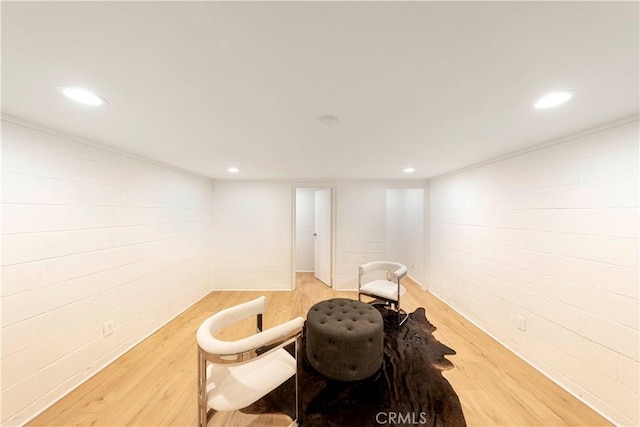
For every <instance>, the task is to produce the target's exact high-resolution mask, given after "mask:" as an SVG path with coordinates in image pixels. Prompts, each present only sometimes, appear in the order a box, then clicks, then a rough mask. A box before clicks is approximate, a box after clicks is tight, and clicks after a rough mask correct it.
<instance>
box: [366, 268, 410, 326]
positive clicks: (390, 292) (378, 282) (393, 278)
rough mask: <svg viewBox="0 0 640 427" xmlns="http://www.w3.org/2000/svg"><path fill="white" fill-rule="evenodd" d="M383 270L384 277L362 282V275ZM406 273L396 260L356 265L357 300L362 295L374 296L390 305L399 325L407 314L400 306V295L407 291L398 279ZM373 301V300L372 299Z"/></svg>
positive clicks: (405, 318)
mask: <svg viewBox="0 0 640 427" xmlns="http://www.w3.org/2000/svg"><path fill="white" fill-rule="evenodd" d="M376 271H384V272H385V273H386V277H385V279H375V280H371V281H368V282H366V283H363V276H365V275H367V274H370V273H374V272H376ZM406 275H407V267H405V266H404V265H402V264H400V263H397V262H390V261H373V262H369V263H367V264H363V265H361V266H360V267H358V300H361V296H362V295H366V296H368V297H372V298H375V299H376V300H377V301H382V302H384V303H385V304H388V305H390V306H391V308H392V309H394V307H395V310H396V312H397V314H398V326H401V325H402V324H403V323H404V322H405V321H406V320H407V318H408V315H407V314H406V313H405V312H404V310H402V309H401V308H400V297H401V296H402V295H403V294H404V293H405V292H406V291H407V290H406V289H405V287H404V286H402V285H401V284H400V281H401V280H402V279H403V278H404V277H405V276H406ZM374 303H375V301H374Z"/></svg>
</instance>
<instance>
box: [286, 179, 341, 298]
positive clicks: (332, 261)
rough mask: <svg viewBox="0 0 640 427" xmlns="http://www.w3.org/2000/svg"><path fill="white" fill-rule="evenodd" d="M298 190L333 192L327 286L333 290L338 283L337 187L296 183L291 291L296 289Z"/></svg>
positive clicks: (292, 212)
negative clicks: (329, 271)
mask: <svg viewBox="0 0 640 427" xmlns="http://www.w3.org/2000/svg"><path fill="white" fill-rule="evenodd" d="M298 188H315V189H319V190H320V189H325V188H328V189H330V190H331V245H330V251H331V256H330V266H329V268H330V270H331V274H330V277H331V283H328V284H326V285H327V286H328V287H329V288H333V287H334V284H335V282H336V269H335V265H336V217H337V210H336V201H337V195H336V192H337V186H336V184H335V183H332V182H301V183H294V184H293V185H292V187H291V193H292V201H293V202H292V207H291V223H292V224H293V227H292V229H291V290H294V289H296V229H297V224H296V190H297V189H298Z"/></svg>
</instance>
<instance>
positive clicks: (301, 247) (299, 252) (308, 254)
mask: <svg viewBox="0 0 640 427" xmlns="http://www.w3.org/2000/svg"><path fill="white" fill-rule="evenodd" d="M315 193H316V189H315V188H309V187H298V188H296V226H295V228H296V256H295V259H296V271H314V265H315V258H314V254H315V248H314V245H315V241H314V238H313V230H314V218H315Z"/></svg>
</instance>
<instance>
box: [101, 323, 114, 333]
mask: <svg viewBox="0 0 640 427" xmlns="http://www.w3.org/2000/svg"><path fill="white" fill-rule="evenodd" d="M112 333H113V320H108V321H106V322H104V325H102V336H105V337H108V336H109V335H111V334H112Z"/></svg>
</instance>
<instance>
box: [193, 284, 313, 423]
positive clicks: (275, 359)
mask: <svg viewBox="0 0 640 427" xmlns="http://www.w3.org/2000/svg"><path fill="white" fill-rule="evenodd" d="M265 300H266V298H265V297H260V298H256V299H254V300H252V301H249V302H246V303H243V304H240V305H237V306H234V307H230V308H227V309H224V310H222V311H220V312H218V313H216V314H214V315H213V316H211V317H209V318H208V319H207V320H205V321H204V322H203V323H202V324H201V325H200V327H199V328H198V332H197V341H198V425H199V426H200V427H204V426H206V425H207V421H208V420H209V418H210V414H212V413H213V412H212V411H234V410H238V409H242V408H245V407H247V406H249V405H251V404H252V403H254V402H255V401H257V400H258V399H260V398H262V397H263V396H264V395H266V394H267V393H269V392H270V391H272V390H274V389H276V388H277V387H278V386H279V385H281V384H282V383H284V382H285V381H287V380H288V379H289V378H291V377H292V376H293V375H294V374H296V373H297V372H298V359H299V357H298V351H299V344H300V342H299V341H300V338H301V337H302V326H303V324H304V319H303V318H302V317H297V318H295V319H292V320H289V321H288V322H285V323H282V324H280V325H278V326H275V327H273V328H270V329H267V330H265V331H262V313H264V308H265ZM252 316H256V319H257V333H256V334H255V335H251V336H249V337H246V338H243V339H240V340H237V341H221V340H219V339H217V338H215V337H214V336H213V335H214V333H216V332H217V331H219V330H220V329H222V328H224V327H226V326H229V325H231V324H234V323H236V322H239V321H241V320H244V319H248V318H249V317H252ZM291 343H295V357H293V356H291V355H290V354H289V352H287V350H285V349H284V348H283V347H285V346H286V345H289V344H291ZM295 395H296V396H295V401H296V402H295V403H296V406H295V413H296V420H298V419H299V418H298V414H299V404H300V401H299V399H298V376H297V375H296V393H295ZM210 410H211V411H210Z"/></svg>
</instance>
